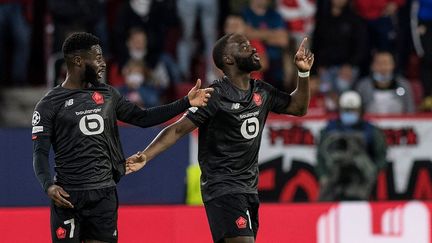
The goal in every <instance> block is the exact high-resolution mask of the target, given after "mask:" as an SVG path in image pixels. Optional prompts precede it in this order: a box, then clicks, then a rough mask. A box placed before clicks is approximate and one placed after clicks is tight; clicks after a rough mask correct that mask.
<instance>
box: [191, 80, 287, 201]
mask: <svg viewBox="0 0 432 243" xmlns="http://www.w3.org/2000/svg"><path fill="white" fill-rule="evenodd" d="M212 87H213V88H214V89H215V91H214V93H213V94H212V98H211V99H209V102H208V105H207V106H206V107H201V108H196V107H192V108H190V109H189V111H188V112H187V115H186V117H187V118H189V119H190V120H191V121H192V122H193V123H194V124H195V125H196V126H198V127H199V142H198V161H199V164H200V167H201V171H202V176H201V191H202V194H203V200H204V201H208V200H211V199H213V198H216V197H218V196H221V195H223V194H227V193H257V184H258V151H259V148H260V143H261V135H262V131H263V128H264V124H265V121H266V118H267V115H268V113H269V112H270V111H272V112H276V113H284V111H285V109H286V108H287V106H288V105H289V103H290V101H291V96H290V95H289V94H287V93H284V92H281V91H278V90H277V89H275V88H274V87H273V86H271V85H270V84H268V83H265V82H262V81H258V80H251V81H250V89H249V90H240V89H238V88H237V87H235V86H234V85H233V84H232V83H231V82H230V81H229V80H228V78H226V77H225V78H223V79H222V80H218V81H216V82H215V83H214V84H213V85H212Z"/></svg>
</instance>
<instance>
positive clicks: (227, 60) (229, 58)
mask: <svg viewBox="0 0 432 243" xmlns="http://www.w3.org/2000/svg"><path fill="white" fill-rule="evenodd" d="M223 61H224V63H225V64H226V65H233V64H234V58H233V57H232V56H231V55H224V56H223Z"/></svg>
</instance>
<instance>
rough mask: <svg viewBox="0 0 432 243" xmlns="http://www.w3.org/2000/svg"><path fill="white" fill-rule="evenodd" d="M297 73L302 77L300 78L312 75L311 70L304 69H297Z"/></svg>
mask: <svg viewBox="0 0 432 243" xmlns="http://www.w3.org/2000/svg"><path fill="white" fill-rule="evenodd" d="M297 75H298V76H299V77H300V78H308V77H309V75H310V71H309V70H307V71H303V70H300V69H299V70H297Z"/></svg>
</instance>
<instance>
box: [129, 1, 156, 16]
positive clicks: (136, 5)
mask: <svg viewBox="0 0 432 243" xmlns="http://www.w3.org/2000/svg"><path fill="white" fill-rule="evenodd" d="M150 5H151V0H130V6H131V8H132V10H133V11H134V12H135V13H136V14H137V15H139V16H140V17H145V16H147V15H148V13H149V12H150Z"/></svg>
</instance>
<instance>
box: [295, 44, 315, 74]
mask: <svg viewBox="0 0 432 243" xmlns="http://www.w3.org/2000/svg"><path fill="white" fill-rule="evenodd" d="M306 43H307V37H305V38H304V39H303V41H302V42H301V44H300V46H299V49H298V50H297V53H296V54H295V57H294V62H295V64H296V66H297V68H298V70H299V71H300V72H307V71H309V70H310V69H311V68H312V64H313V62H314V54H313V53H312V52H311V51H310V50H309V49H307V48H306Z"/></svg>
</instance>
